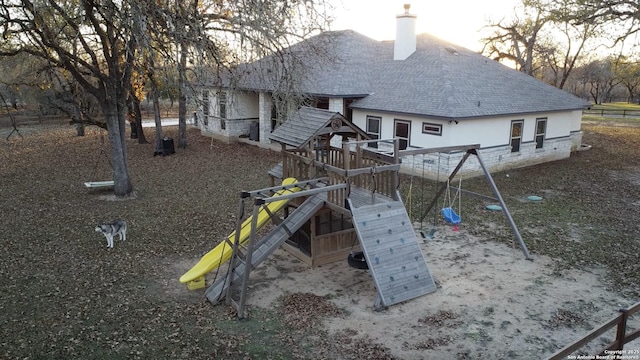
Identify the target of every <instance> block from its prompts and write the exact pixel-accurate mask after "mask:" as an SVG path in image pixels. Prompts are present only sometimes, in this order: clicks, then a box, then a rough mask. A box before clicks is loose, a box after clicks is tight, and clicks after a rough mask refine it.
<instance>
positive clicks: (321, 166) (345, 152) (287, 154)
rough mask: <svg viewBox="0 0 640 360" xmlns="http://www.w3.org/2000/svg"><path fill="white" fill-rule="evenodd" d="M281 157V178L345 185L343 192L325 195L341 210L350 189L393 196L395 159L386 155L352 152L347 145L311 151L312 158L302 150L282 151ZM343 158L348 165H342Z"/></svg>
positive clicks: (359, 151)
mask: <svg viewBox="0 0 640 360" xmlns="http://www.w3.org/2000/svg"><path fill="white" fill-rule="evenodd" d="M283 154H284V155H283V160H282V176H283V178H287V177H293V178H296V179H298V180H299V181H300V180H309V179H313V178H317V177H328V178H329V179H330V181H329V182H330V185H335V184H344V183H347V185H348V186H347V188H346V189H338V190H336V191H332V192H330V193H328V194H327V196H328V201H329V202H331V203H332V204H335V205H338V206H341V207H344V206H345V198H346V197H347V196H348V193H349V189H350V188H351V186H357V187H361V188H364V189H367V190H369V191H372V192H376V193H378V194H381V195H384V196H387V197H391V198H394V197H395V196H396V190H397V187H398V170H399V164H394V159H393V158H390V157H388V156H381V155H379V154H374V153H372V152H368V151H366V150H363V149H362V148H360V147H356V149H355V151H351V150H350V149H349V147H348V145H345V147H344V148H342V149H337V148H330V149H326V150H325V149H322V150H314V153H313V154H312V155H313V156H310V155H311V154H309V152H308V151H305V150H296V151H284V152H283ZM345 158H346V159H348V162H345Z"/></svg>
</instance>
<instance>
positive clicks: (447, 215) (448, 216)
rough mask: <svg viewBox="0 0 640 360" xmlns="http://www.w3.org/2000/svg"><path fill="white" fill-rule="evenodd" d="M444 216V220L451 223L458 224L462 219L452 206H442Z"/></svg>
mask: <svg viewBox="0 0 640 360" xmlns="http://www.w3.org/2000/svg"><path fill="white" fill-rule="evenodd" d="M442 216H443V217H444V221H446V222H448V223H449V224H451V225H458V224H460V222H461V220H462V219H460V215H458V214H456V212H455V211H453V209H452V208H450V207H446V208H442Z"/></svg>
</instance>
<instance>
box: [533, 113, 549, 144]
mask: <svg viewBox="0 0 640 360" xmlns="http://www.w3.org/2000/svg"><path fill="white" fill-rule="evenodd" d="M541 123H543V124H544V128H543V129H542V132H539V131H538V130H539V125H540V124H541ZM546 137H547V118H537V119H536V136H535V138H534V140H535V142H536V149H542V148H544V140H545V138H546ZM538 138H540V141H538Z"/></svg>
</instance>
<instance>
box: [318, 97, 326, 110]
mask: <svg viewBox="0 0 640 360" xmlns="http://www.w3.org/2000/svg"><path fill="white" fill-rule="evenodd" d="M316 108H318V109H324V110H329V98H318V99H317V101H316Z"/></svg>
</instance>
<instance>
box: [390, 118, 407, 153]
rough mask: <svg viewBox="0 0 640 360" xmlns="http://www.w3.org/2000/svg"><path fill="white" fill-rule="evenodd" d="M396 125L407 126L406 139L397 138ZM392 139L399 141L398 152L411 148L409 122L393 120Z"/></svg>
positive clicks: (402, 137)
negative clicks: (403, 143)
mask: <svg viewBox="0 0 640 360" xmlns="http://www.w3.org/2000/svg"><path fill="white" fill-rule="evenodd" d="M398 124H406V125H407V137H406V138H405V137H404V136H398V133H397V132H398ZM393 137H394V138H399V139H400V150H406V149H407V148H408V147H409V146H411V121H409V120H402V119H393ZM403 141H405V142H406V145H405V146H404V147H403V146H402V142H403Z"/></svg>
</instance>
